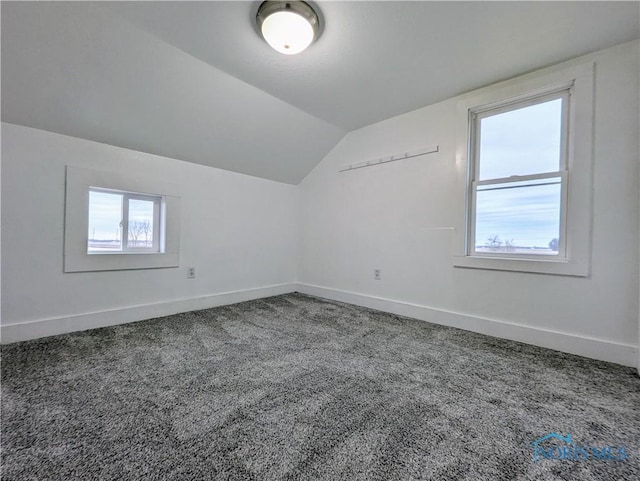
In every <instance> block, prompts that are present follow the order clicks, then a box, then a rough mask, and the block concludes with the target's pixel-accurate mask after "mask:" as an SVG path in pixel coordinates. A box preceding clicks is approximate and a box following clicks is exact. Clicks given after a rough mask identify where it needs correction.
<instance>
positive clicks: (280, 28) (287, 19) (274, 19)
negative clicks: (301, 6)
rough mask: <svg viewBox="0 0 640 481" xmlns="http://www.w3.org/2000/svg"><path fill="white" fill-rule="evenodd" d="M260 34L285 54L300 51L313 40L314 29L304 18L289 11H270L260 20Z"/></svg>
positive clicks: (293, 53)
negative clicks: (262, 20) (270, 12)
mask: <svg viewBox="0 0 640 481" xmlns="http://www.w3.org/2000/svg"><path fill="white" fill-rule="evenodd" d="M262 36H263V37H264V39H265V40H266V41H267V43H268V44H269V45H271V46H272V47H273V48H274V49H275V50H277V51H278V52H280V53H284V54H286V55H295V54H296V53H300V52H302V51H303V50H304V49H305V48H307V47H308V46H309V45H311V42H313V36H314V31H313V27H312V26H311V24H310V23H309V22H308V21H307V19H306V18H304V17H302V16H301V15H298V14H297V13H294V12H291V11H281V12H276V13H272V14H271V15H269V16H268V17H267V18H266V19H265V20H264V22H262Z"/></svg>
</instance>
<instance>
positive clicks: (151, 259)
mask: <svg viewBox="0 0 640 481" xmlns="http://www.w3.org/2000/svg"><path fill="white" fill-rule="evenodd" d="M64 265H65V269H64V270H65V272H97V271H125V270H134V269H160V268H164V267H178V266H179V265H180V256H179V255H178V254H177V253H163V254H159V253H149V252H148V253H144V254H143V253H140V254H138V253H135V254H134V253H113V252H112V253H109V254H85V255H77V256H76V255H71V256H67V257H65V264H64Z"/></svg>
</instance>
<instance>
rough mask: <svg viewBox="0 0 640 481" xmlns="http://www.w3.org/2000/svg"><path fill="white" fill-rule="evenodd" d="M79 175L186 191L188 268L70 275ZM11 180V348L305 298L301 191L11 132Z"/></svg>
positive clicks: (6, 213)
mask: <svg viewBox="0 0 640 481" xmlns="http://www.w3.org/2000/svg"><path fill="white" fill-rule="evenodd" d="M67 164H69V165H74V166H77V167H86V168H95V169H99V170H111V171H126V172H130V173H131V174H132V175H141V174H142V175H144V174H145V173H150V174H152V175H153V176H154V177H160V178H165V179H167V180H170V181H172V182H175V183H176V184H177V187H178V189H179V190H180V193H181V195H182V203H181V210H182V229H181V262H180V264H181V267H179V268H168V269H154V270H137V271H112V272H88V273H68V274H65V273H63V234H64V231H63V228H64V198H65V165H67ZM2 174H3V175H2V233H3V239H2V334H3V342H11V341H13V340H19V339H25V338H31V337H38V336H40V335H48V334H57V333H60V332H66V331H72V330H79V329H87V328H91V327H96V326H101V325H108V324H114V323H119V322H127V321H133V320H139V319H145V318H149V317H153V316H157V315H165V314H168V313H172V312H179V311H188V310H190V309H198V308H204V307H208V306H213V305H217V304H221V303H229V302H237V301H239V300H244V299H248V298H255V297H262V296H265V295H272V294H279V293H281V292H290V291H292V290H293V286H292V284H291V283H292V282H294V281H295V274H296V267H295V255H292V254H295V250H296V227H295V225H296V219H295V215H296V210H295V203H296V200H295V198H296V190H297V188H296V187H295V186H292V185H288V184H283V183H278V182H274V181H269V180H264V179H259V178H256V177H250V176H247V175H242V174H237V173H232V172H228V171H224V170H219V169H215V168H211V167H205V166H202V165H197V164H192V163H188V162H182V161H178V160H174V159H170V158H166V157H159V156H155V155H150V154H146V153H141V152H135V151H131V150H127V149H122V148H118V147H113V146H109V145H105V144H99V143H95V142H90V141H86V140H81V139H77V138H73V137H67V136H64V135H59V134H54V133H50V132H45V131H42V130H36V129H31V128H26V127H21V126H17V125H13V124H7V123H3V124H2ZM187 266H195V267H196V269H197V277H196V279H187V274H186V268H187Z"/></svg>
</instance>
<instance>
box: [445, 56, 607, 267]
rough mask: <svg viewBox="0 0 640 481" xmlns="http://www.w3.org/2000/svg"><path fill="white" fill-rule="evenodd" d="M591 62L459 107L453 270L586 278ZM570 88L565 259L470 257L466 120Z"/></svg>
mask: <svg viewBox="0 0 640 481" xmlns="http://www.w3.org/2000/svg"><path fill="white" fill-rule="evenodd" d="M594 68H595V64H594V63H593V62H589V63H585V64H579V65H574V66H572V67H565V68H561V69H559V68H557V67H551V68H549V69H545V70H543V71H540V72H536V73H533V74H529V75H526V76H523V77H518V78H516V79H512V80H509V81H506V82H502V83H500V84H496V85H493V86H490V87H486V88H483V89H480V90H477V91H474V92H471V93H469V94H467V95H464V96H463V97H462V98H461V99H460V100H459V102H458V115H457V128H456V133H457V137H456V140H457V141H456V176H457V179H458V181H457V192H458V196H457V199H458V205H457V207H456V212H457V221H456V229H455V233H456V236H455V240H454V241H455V244H454V250H453V253H454V257H453V265H454V266H456V267H467V268H476V269H492V270H505V271H516V272H531V273H539V274H558V275H568V276H580V277H586V276H589V275H590V264H591V262H590V257H591V224H592V212H593V120H594V114H593V112H594V111H593V108H594ZM569 87H571V88H572V92H571V96H570V97H569V101H570V105H569V119H568V121H569V133H568V135H569V138H568V147H569V148H568V151H567V154H566V155H567V159H566V161H567V170H568V179H567V180H566V186H567V189H566V193H565V194H564V195H566V206H565V209H566V212H565V215H566V221H565V229H566V232H565V242H566V244H565V245H563V248H564V250H565V253H566V254H565V255H566V257H564V258H555V257H554V258H549V257H547V256H544V257H543V256H536V257H534V256H528V257H527V258H522V257H517V256H509V255H508V254H505V255H502V256H500V255H499V254H494V255H477V254H472V253H471V250H470V249H469V246H468V240H469V237H470V236H469V235H468V230H467V229H469V228H470V226H471V221H470V219H469V217H468V216H469V214H470V209H469V208H468V206H469V203H470V200H471V199H470V195H471V190H470V183H471V182H470V180H471V178H472V175H471V172H470V167H471V166H470V162H469V159H470V142H469V138H470V119H471V117H470V116H471V113H472V112H474V113H475V112H479V111H482V110H483V109H488V108H491V107H492V106H497V105H505V104H507V103H517V102H519V101H522V100H525V99H529V98H532V97H537V96H540V95H544V94H546V93H552V92H554V91H559V90H562V89H566V88H569Z"/></svg>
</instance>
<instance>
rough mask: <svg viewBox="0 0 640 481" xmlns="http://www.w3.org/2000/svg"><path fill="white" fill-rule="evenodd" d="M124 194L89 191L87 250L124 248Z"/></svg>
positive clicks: (104, 250) (118, 249)
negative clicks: (122, 225) (121, 224)
mask: <svg viewBox="0 0 640 481" xmlns="http://www.w3.org/2000/svg"><path fill="white" fill-rule="evenodd" d="M121 221H122V195H121V194H112V193H108V192H96V191H92V190H90V191H89V233H88V234H89V235H88V237H87V239H88V242H87V252H88V253H91V252H108V251H120V250H122V234H121V233H122V228H121V226H120V222H121Z"/></svg>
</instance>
